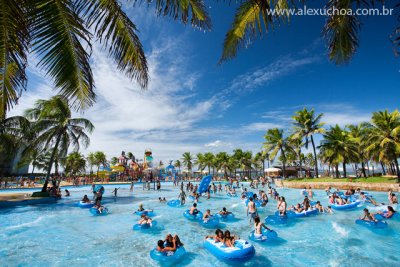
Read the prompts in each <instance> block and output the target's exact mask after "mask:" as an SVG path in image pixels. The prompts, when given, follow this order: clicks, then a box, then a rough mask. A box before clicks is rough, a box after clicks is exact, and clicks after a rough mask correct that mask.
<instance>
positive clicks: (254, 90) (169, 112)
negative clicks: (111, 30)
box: [10, 1, 400, 161]
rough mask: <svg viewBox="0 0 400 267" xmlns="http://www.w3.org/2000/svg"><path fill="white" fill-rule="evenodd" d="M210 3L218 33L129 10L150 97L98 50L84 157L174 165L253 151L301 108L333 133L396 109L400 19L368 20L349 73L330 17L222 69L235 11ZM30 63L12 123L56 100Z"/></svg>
mask: <svg viewBox="0 0 400 267" xmlns="http://www.w3.org/2000/svg"><path fill="white" fill-rule="evenodd" d="M210 3H211V4H208V5H209V12H210V14H211V18H212V22H213V29H212V31H211V32H204V31H199V30H197V29H193V28H191V27H190V26H189V25H187V26H185V25H183V24H182V23H179V22H177V21H173V20H172V19H170V18H157V17H156V16H155V15H154V13H153V9H152V8H151V7H150V8H149V9H147V8H146V7H145V6H139V7H125V10H126V11H127V13H128V14H129V16H130V18H131V19H132V20H133V22H134V23H135V24H136V25H137V26H138V28H139V30H140V33H139V36H140V38H141V41H142V43H143V46H144V49H145V52H146V55H147V59H148V63H149V70H150V84H149V89H148V90H147V91H143V90H141V89H140V88H139V87H138V85H137V84H135V83H134V82H131V81H129V80H128V79H127V78H126V77H124V75H122V74H120V73H118V72H117V71H116V70H115V66H114V65H113V63H112V61H111V60H110V59H108V58H107V55H106V53H105V52H104V51H103V50H102V49H101V47H100V46H99V45H96V46H94V51H93V58H92V67H93V73H94V75H95V81H96V93H97V95H98V99H97V103H96V104H95V106H94V107H92V108H91V109H89V110H86V111H85V112H84V114H76V116H84V117H87V118H89V119H91V120H92V121H93V122H94V124H95V127H96V129H95V132H94V133H93V134H92V136H91V139H92V141H91V146H90V147H89V148H88V149H86V150H83V152H84V153H87V152H89V151H96V150H101V151H105V152H106V154H107V156H108V157H109V158H110V157H111V156H117V155H119V153H120V152H121V151H122V150H124V151H131V152H133V153H134V154H135V155H136V156H137V157H141V156H142V154H143V152H144V150H145V148H151V149H152V150H153V153H154V156H155V158H156V159H158V160H160V159H161V160H164V161H167V160H169V159H174V160H175V159H178V158H180V155H181V154H182V153H183V152H185V151H190V152H192V153H197V152H207V151H212V152H218V151H227V152H231V151H232V150H233V149H234V148H243V149H250V150H252V151H253V152H256V151H258V150H259V149H260V148H261V146H262V142H263V135H264V133H265V131H266V130H267V129H268V128H271V127H281V128H285V129H289V128H290V123H291V122H290V118H291V116H292V115H293V114H294V112H295V111H296V110H299V109H301V108H303V107H307V108H315V110H316V112H318V113H324V117H323V121H324V122H326V123H327V126H329V125H332V124H335V123H338V124H340V125H345V124H349V123H359V122H361V121H366V120H369V118H370V115H371V113H372V112H373V111H377V110H382V109H389V110H393V109H395V108H398V103H399V102H398V100H399V95H400V94H399V90H398V88H397V87H398V84H399V79H400V73H399V63H400V62H399V60H398V59H397V58H396V57H395V56H394V54H393V51H392V46H391V43H390V42H389V35H390V34H391V33H392V31H393V29H394V28H395V25H396V18H395V17H394V16H386V17H383V16H382V17H378V16H374V17H363V18H362V22H363V26H362V28H361V35H360V47H359V49H358V51H357V53H356V55H355V56H354V58H353V60H352V61H351V62H350V63H349V64H346V65H343V66H336V65H334V64H333V63H331V62H329V61H328V59H327V50H326V44H325V42H324V40H323V39H322V38H321V30H322V27H323V23H324V19H325V18H324V17H318V16H308V17H306V16H301V17H300V16H299V17H293V18H292V20H291V23H290V24H289V25H287V24H284V25H281V26H280V27H277V28H276V29H275V31H274V32H270V33H268V34H267V35H265V34H263V36H262V38H259V39H256V40H254V41H253V43H252V44H251V45H250V46H248V47H247V49H241V50H240V51H239V53H238V56H237V58H235V59H233V60H231V61H228V62H226V63H224V64H222V65H218V64H217V62H218V60H219V57H220V55H221V52H222V43H223V40H224V35H225V33H226V31H227V30H228V29H229V26H230V24H231V22H232V20H233V14H234V10H235V8H236V7H237V6H236V5H235V4H231V5H230V6H229V5H228V3H225V2H224V1H219V2H214V1H212V2H210ZM30 61H31V62H30V72H29V84H28V91H27V92H25V93H24V94H23V97H22V98H21V100H20V103H19V105H18V106H17V107H16V108H15V109H14V110H13V111H12V112H11V114H10V115H15V114H20V113H21V112H22V110H24V109H25V108H27V107H30V106H31V105H32V104H33V103H34V101H35V100H36V99H39V98H42V99H43V98H48V97H50V96H52V95H54V94H55V91H53V90H52V89H51V88H52V85H51V82H50V81H48V80H46V79H44V78H43V75H42V73H41V72H40V71H39V70H37V69H36V68H35V67H34V65H35V62H36V61H37V60H36V59H35V58H34V57H32V58H31V60H30Z"/></svg>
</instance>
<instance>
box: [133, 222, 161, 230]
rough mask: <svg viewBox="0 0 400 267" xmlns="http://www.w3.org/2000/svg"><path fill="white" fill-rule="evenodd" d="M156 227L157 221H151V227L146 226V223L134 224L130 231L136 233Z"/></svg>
mask: <svg viewBox="0 0 400 267" xmlns="http://www.w3.org/2000/svg"><path fill="white" fill-rule="evenodd" d="M156 225H157V221H152V222H151V226H150V224H147V223H146V224H134V225H133V227H132V229H133V230H136V231H138V230H147V229H150V228H153V227H154V226H156Z"/></svg>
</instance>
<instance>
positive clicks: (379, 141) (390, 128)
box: [366, 110, 400, 182]
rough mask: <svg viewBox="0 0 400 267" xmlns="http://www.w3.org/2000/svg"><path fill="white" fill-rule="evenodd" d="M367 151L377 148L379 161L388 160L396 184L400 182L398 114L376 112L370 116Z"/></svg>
mask: <svg viewBox="0 0 400 267" xmlns="http://www.w3.org/2000/svg"><path fill="white" fill-rule="evenodd" d="M368 127H369V131H368V137H367V140H366V141H367V145H368V146H367V148H366V150H367V151H373V150H375V149H377V148H378V147H379V151H380V152H379V160H380V161H384V160H389V161H390V162H391V163H393V164H394V167H395V170H396V175H397V182H400V171H399V163H398V160H397V158H398V157H399V155H400V112H399V111H398V110H395V111H393V112H389V111H388V110H385V111H378V112H374V113H373V114H372V119H371V122H370V123H369V124H368Z"/></svg>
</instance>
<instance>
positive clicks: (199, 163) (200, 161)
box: [194, 153, 206, 171]
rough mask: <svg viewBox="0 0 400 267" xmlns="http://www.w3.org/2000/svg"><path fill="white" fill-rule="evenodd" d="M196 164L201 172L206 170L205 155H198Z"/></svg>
mask: <svg viewBox="0 0 400 267" xmlns="http://www.w3.org/2000/svg"><path fill="white" fill-rule="evenodd" d="M194 164H195V165H197V167H198V169H199V170H200V171H203V170H204V169H205V168H206V163H205V159H204V155H203V154H202V153H197V155H196V160H195V161H194Z"/></svg>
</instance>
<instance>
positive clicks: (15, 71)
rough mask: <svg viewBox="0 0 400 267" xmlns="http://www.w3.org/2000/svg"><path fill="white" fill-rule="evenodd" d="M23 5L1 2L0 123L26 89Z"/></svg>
mask: <svg viewBox="0 0 400 267" xmlns="http://www.w3.org/2000/svg"><path fill="white" fill-rule="evenodd" d="M24 2H25V1H18V0H0V7H1V9H0V104H1V106H0V119H5V118H6V113H7V111H8V110H10V109H11V108H12V107H13V105H14V104H16V103H17V101H18V98H19V96H20V94H21V92H22V91H23V90H25V89H26V82H27V77H26V74H25V68H26V65H27V51H28V47H29V41H30V35H29V30H28V23H27V21H26V10H25V9H23V6H24Z"/></svg>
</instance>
